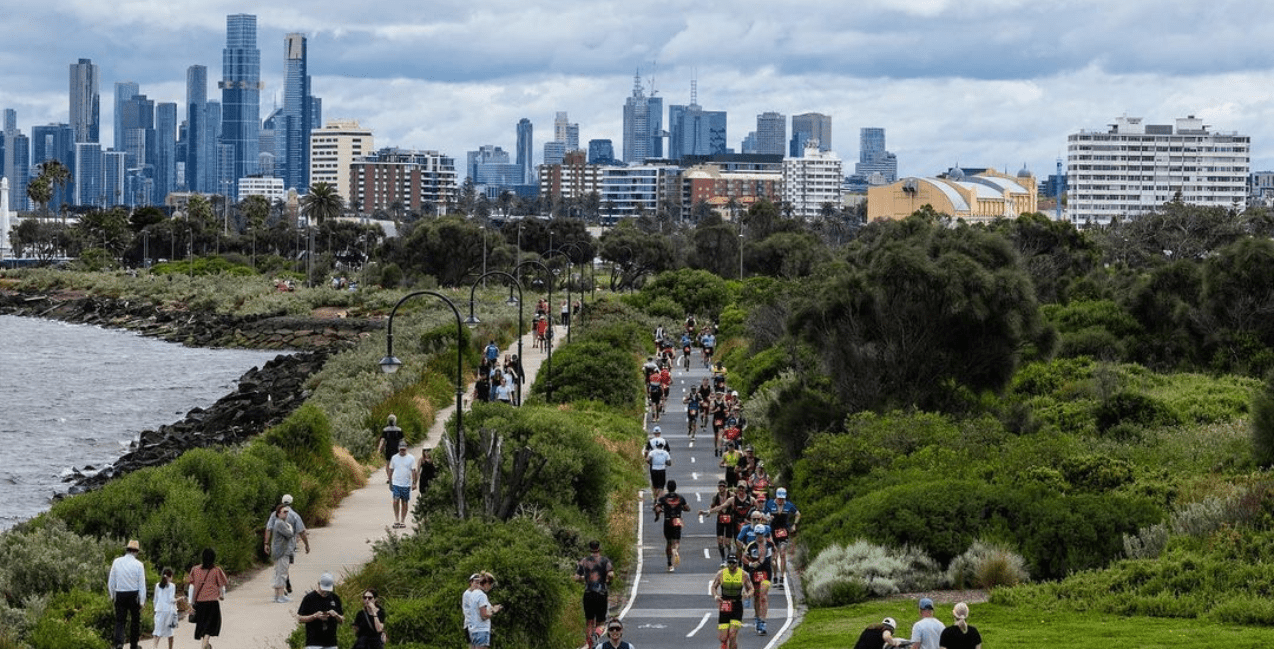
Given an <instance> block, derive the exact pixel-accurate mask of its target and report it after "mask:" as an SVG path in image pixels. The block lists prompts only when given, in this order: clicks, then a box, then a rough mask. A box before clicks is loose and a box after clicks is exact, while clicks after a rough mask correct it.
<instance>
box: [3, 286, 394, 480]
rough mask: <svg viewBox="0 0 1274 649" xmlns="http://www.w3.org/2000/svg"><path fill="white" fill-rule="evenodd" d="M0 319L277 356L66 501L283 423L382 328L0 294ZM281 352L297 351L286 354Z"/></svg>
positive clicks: (134, 448) (153, 433)
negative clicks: (317, 381) (319, 381)
mask: <svg viewBox="0 0 1274 649" xmlns="http://www.w3.org/2000/svg"><path fill="white" fill-rule="evenodd" d="M0 315H14V316H22V317H33V318H43V319H47V320H58V321H62V322H71V323H76V324H89V325H96V326H101V327H108V328H112V329H128V330H131V331H136V332H138V333H140V334H142V335H145V336H150V337H154V338H159V339H162V340H167V341H170V342H177V343H181V344H183V345H186V346H189V347H234V348H244V349H277V350H280V351H281V352H284V353H280V355H279V356H277V357H275V358H274V359H273V360H271V361H269V362H267V363H266V364H265V365H264V366H263V367H261V368H255V367H254V368H252V369H251V370H249V371H248V372H246V373H245V374H244V375H243V376H241V377H240V378H239V380H238V384H237V388H236V389H235V391H234V392H232V393H230V394H228V395H226V396H224V397H222V398H221V399H219V400H218V401H217V402H216V403H215V404H213V405H212V406H210V407H208V408H206V409H204V408H195V409H194V410H191V411H190V412H189V413H187V414H186V417H185V418H184V419H182V420H181V421H179V422H176V423H173V424H169V425H165V426H161V427H160V428H159V430H145V431H142V432H141V433H140V434H139V436H138V439H137V441H134V442H132V443H131V444H130V445H129V449H128V451H127V452H125V453H124V455H123V456H121V457H120V458H119V459H118V460H116V461H115V462H113V463H112V464H110V465H107V466H105V467H96V466H85V467H81V468H78V469H75V470H73V471H72V473H71V474H70V475H68V476H67V477H66V478H65V479H64V482H67V483H69V487H68V490H67V493H66V494H61V495H59V496H57V497H58V498H60V497H63V496H65V495H70V494H76V493H81V492H84V491H89V490H92V489H96V488H98V487H101V486H102V485H104V484H106V483H107V482H109V481H110V480H112V479H114V478H117V477H120V476H122V475H125V474H128V473H131V472H133V471H136V470H138V469H142V468H145V467H150V466H159V465H163V464H167V463H169V462H171V461H173V460H175V459H176V458H177V457H178V456H180V455H181V454H182V453H183V452H185V451H187V450H190V449H193V448H203V447H209V446H222V445H228V444H236V443H239V442H242V441H244V440H247V439H250V438H252V437H254V436H256V435H259V434H260V433H262V432H264V431H265V430H267V429H268V428H270V427H271V426H274V425H276V424H278V423H280V422H282V421H283V420H284V419H286V418H287V417H288V415H290V414H291V413H292V412H293V411H294V410H296V409H297V408H298V407H300V406H301V404H302V403H304V402H305V400H306V399H307V398H308V397H309V391H308V390H307V389H306V388H305V382H306V380H307V379H309V377H310V376H311V375H313V374H314V373H316V372H318V371H319V370H321V369H322V368H323V364H324V363H325V362H326V361H327V358H328V357H329V356H330V355H331V354H333V353H335V352H337V351H340V350H343V349H347V348H349V347H353V346H354V345H355V344H356V343H357V341H358V340H359V339H360V338H362V337H365V336H367V335H369V333H370V332H371V331H374V330H377V329H381V328H383V327H384V326H385V323H384V322H383V321H378V320H362V319H342V318H296V317H286V316H276V317H260V318H242V317H234V316H225V315H218V314H212V313H199V312H190V311H176V310H166V309H163V308H160V307H159V306H157V305H155V304H150V303H139V302H129V301H127V300H118V299H111V298H103V297H98V296H87V295H65V294H33V295H32V294H19V293H13V292H0ZM285 350H297V351H291V352H286V351H285Z"/></svg>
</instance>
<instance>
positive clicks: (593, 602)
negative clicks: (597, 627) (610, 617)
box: [584, 590, 609, 623]
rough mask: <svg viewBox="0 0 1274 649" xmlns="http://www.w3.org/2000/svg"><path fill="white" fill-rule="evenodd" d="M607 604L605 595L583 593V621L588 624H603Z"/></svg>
mask: <svg viewBox="0 0 1274 649" xmlns="http://www.w3.org/2000/svg"><path fill="white" fill-rule="evenodd" d="M608 606H609V602H608V601H607V599H606V593H599V592H595V591H591V590H589V591H584V619H585V620H588V621H590V622H599V623H600V622H605V621H606V610H607V608H608Z"/></svg>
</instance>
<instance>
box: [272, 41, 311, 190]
mask: <svg viewBox="0 0 1274 649" xmlns="http://www.w3.org/2000/svg"><path fill="white" fill-rule="evenodd" d="M284 62H285V71H284V72H285V73H284V80H283V108H282V110H281V111H280V112H279V114H278V116H277V117H276V118H275V154H274V165H275V170H274V171H275V175H276V176H278V177H280V178H282V179H283V184H284V185H285V186H286V187H288V188H290V189H296V190H297V191H299V192H301V193H304V192H305V191H306V190H307V189H308V188H309V186H310V174H309V171H310V131H312V130H313V129H314V122H313V115H312V111H313V107H314V106H313V102H312V101H311V97H310V75H309V69H308V63H307V52H306V39H305V35H304V34H288V35H287V37H286V38H285V39H284Z"/></svg>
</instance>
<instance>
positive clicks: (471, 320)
mask: <svg viewBox="0 0 1274 649" xmlns="http://www.w3.org/2000/svg"><path fill="white" fill-rule="evenodd" d="M488 275H500V276H502V277H507V278H508V279H509V282H510V284H509V302H508V304H509V305H510V306H512V305H513V287H515V286H516V287H517V289H518V297H517V302H518V366H519V367H520V366H521V365H522V334H524V333H526V332H525V330H523V328H522V327H523V326H524V325H523V323H522V305H523V304H524V300H523V299H522V283H521V282H519V281H518V278H516V277H514V276H512V275H510V274H508V273H506V272H504V271H502V270H492V271H488V272H485V273H483V274H482V275H480V276H479V277H478V279H476V280H474V282H473V286H470V287H469V317H468V318H465V321H464V323H465V324H467V325H469V326H470V327H476V326H478V324H479V323H481V322H482V321H481V320H478V317H477V316H475V315H473V296H474V292H475V291H477V290H478V284H479V283H481V282H482V280H484V279H486V278H487V276H488ZM518 405H519V406H520V405H522V381H521V380H520V379H519V380H518Z"/></svg>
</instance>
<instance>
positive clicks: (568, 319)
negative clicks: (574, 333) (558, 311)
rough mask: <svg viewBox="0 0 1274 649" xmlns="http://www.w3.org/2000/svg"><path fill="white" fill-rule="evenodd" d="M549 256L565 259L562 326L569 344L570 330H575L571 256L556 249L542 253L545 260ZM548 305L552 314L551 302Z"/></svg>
mask: <svg viewBox="0 0 1274 649" xmlns="http://www.w3.org/2000/svg"><path fill="white" fill-rule="evenodd" d="M549 255H561V256H563V257H565V258H566V281H565V282H564V283H565V284H566V322H563V323H562V324H563V325H564V326H566V342H568V343H569V342H571V330H572V329H574V328H575V322H574V321H572V320H571V315H572V314H571V264H572V262H571V256H570V255H568V254H566V253H564V252H562V251H561V250H557V249H554V250H549V251H548V252H546V253H544V258H545V259H547V258H548V257H549ZM549 305H550V306H549V311H550V312H552V311H553V307H552V300H550V301H549ZM567 323H570V324H567Z"/></svg>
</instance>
